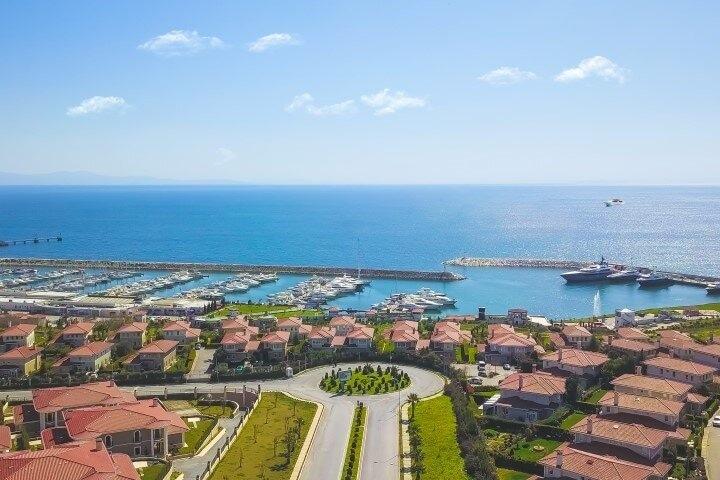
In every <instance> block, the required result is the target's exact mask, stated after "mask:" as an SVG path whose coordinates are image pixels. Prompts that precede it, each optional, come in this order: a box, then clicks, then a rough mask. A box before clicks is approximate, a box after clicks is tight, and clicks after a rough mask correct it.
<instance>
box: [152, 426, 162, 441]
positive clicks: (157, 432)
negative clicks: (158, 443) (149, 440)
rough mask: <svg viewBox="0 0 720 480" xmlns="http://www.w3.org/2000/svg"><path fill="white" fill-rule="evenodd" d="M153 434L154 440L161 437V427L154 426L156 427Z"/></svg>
mask: <svg viewBox="0 0 720 480" xmlns="http://www.w3.org/2000/svg"><path fill="white" fill-rule="evenodd" d="M153 436H154V437H155V440H157V439H158V438H163V437H164V435H163V431H162V429H160V428H156V429H155V433H154V434H153Z"/></svg>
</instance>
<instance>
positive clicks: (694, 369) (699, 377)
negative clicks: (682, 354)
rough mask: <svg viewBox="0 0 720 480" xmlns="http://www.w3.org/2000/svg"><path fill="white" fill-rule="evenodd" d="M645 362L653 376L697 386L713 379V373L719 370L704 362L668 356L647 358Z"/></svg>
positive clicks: (648, 373)
mask: <svg viewBox="0 0 720 480" xmlns="http://www.w3.org/2000/svg"><path fill="white" fill-rule="evenodd" d="M643 363H644V364H645V368H646V373H647V375H649V376H651V377H659V378H667V379H669V380H677V381H678V382H684V383H689V384H691V385H693V386H695V387H697V386H700V385H702V384H704V383H709V382H710V381H712V377H713V374H714V373H715V372H716V370H717V369H715V368H713V367H708V366H707V365H703V364H702V363H695V362H689V361H687V360H680V359H678V358H668V357H655V358H651V359H648V360H645V361H644V362H643Z"/></svg>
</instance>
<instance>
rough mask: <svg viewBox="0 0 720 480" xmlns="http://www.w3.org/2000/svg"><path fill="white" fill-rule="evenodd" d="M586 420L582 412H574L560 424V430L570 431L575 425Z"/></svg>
mask: <svg viewBox="0 0 720 480" xmlns="http://www.w3.org/2000/svg"><path fill="white" fill-rule="evenodd" d="M583 418H585V414H584V413H582V412H572V413H571V414H570V415H568V416H567V417H565V418H564V419H563V421H562V422H560V428H564V429H565V430H570V428H572V426H573V425H575V424H576V423H578V422H579V421H580V420H582V419H583Z"/></svg>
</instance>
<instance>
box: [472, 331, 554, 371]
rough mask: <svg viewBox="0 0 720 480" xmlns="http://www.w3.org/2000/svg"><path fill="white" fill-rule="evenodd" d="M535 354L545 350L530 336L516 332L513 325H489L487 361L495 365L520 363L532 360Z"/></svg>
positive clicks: (486, 347)
mask: <svg viewBox="0 0 720 480" xmlns="http://www.w3.org/2000/svg"><path fill="white" fill-rule="evenodd" d="M533 353H538V354H543V353H545V350H544V349H543V348H542V347H541V346H540V345H538V344H537V342H536V341H535V339H533V338H532V337H530V336H528V335H524V334H520V333H517V332H515V329H514V328H513V326H512V325H506V324H502V323H497V324H491V325H488V338H487V341H486V346H485V360H486V361H487V362H489V363H492V364H494V365H501V364H503V363H507V362H518V361H523V360H526V359H528V358H530V357H531V356H532V355H533Z"/></svg>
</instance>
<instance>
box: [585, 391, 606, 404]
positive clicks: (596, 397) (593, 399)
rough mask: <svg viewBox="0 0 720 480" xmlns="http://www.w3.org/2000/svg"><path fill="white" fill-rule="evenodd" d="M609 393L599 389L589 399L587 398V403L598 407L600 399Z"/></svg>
mask: <svg viewBox="0 0 720 480" xmlns="http://www.w3.org/2000/svg"><path fill="white" fill-rule="evenodd" d="M607 392H608V391H607V390H603V389H602V388H598V389H597V390H595V391H594V392H593V393H592V395H590V396H589V397H588V398H586V399H585V401H586V402H588V403H594V404H595V405H597V403H598V402H599V401H600V399H601V398H602V397H603V395H605V394H606V393H607Z"/></svg>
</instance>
